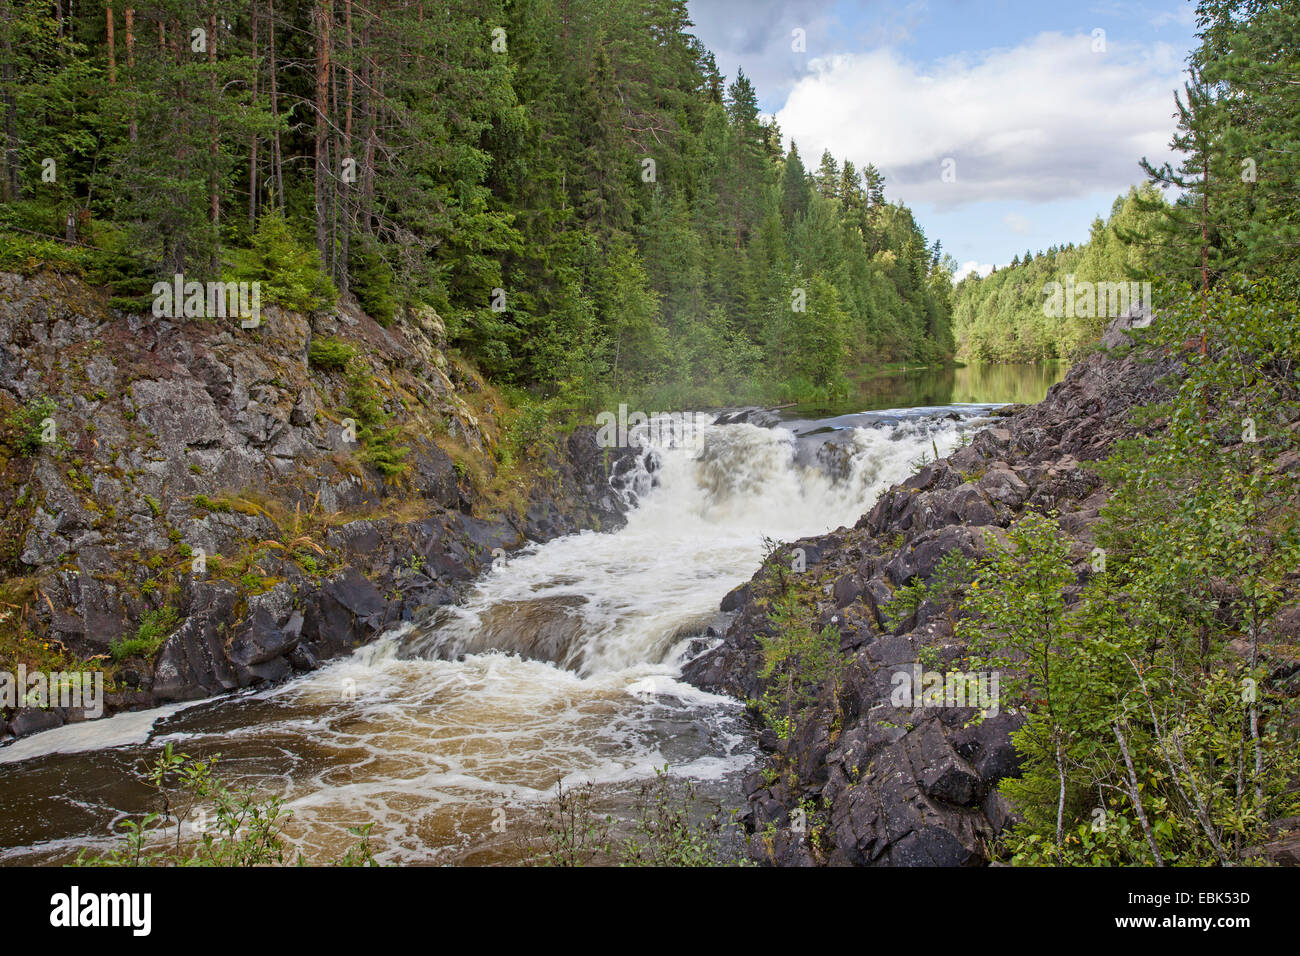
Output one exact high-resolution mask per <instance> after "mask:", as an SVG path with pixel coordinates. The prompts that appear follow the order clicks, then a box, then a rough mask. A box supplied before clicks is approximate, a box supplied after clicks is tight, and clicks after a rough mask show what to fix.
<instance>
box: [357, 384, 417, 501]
mask: <svg viewBox="0 0 1300 956" xmlns="http://www.w3.org/2000/svg"><path fill="white" fill-rule="evenodd" d="M347 399H348V406H347V407H346V408H344V409H343V412H344V413H345V414H347V415H348V416H350V417H351V418H353V419H355V420H356V424H357V441H359V442H360V443H361V446H362V456H361V457H362V459H363V460H364V461H367V462H369V463H370V464H371V465H374V466H375V468H377V469H378V470H379V473H380V474H382V475H383V476H384V477H385V478H394V477H396V476H397V475H400V474H402V473H403V472H404V471H406V468H407V465H406V461H405V459H406V456H407V455H408V454H410V451H411V449H410V448H409V447H408V446H406V445H399V444H397V436H398V434H399V432H400V431H401V429H399V428H389V427H387V426H388V421H389V418H390V417H391V416H390V415H389V414H388V412H386V411H385V410H384V404H383V399H382V397H381V396H380V394H379V390H378V389H377V388H376V387H375V384H374V371H373V370H372V369H371V368H370V366H369V365H367V364H366V363H365V362H363V361H362V360H360V359H356V360H354V361H353V362H351V363H350V364H349V366H348V391H347Z"/></svg>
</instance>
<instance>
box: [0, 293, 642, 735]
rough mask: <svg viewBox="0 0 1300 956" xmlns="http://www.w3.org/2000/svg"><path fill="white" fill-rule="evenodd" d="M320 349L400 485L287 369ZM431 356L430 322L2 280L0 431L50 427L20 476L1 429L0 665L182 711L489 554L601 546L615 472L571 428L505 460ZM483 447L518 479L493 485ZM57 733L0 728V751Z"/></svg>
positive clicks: (312, 387) (283, 668)
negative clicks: (246, 323) (363, 406)
mask: <svg viewBox="0 0 1300 956" xmlns="http://www.w3.org/2000/svg"><path fill="white" fill-rule="evenodd" d="M321 339H328V340H330V341H331V342H332V343H335V344H342V345H343V346H344V347H345V348H346V349H347V350H349V354H353V353H354V354H356V355H360V356H362V357H363V360H364V362H365V363H366V367H367V369H368V374H367V381H368V384H369V385H370V386H371V387H372V388H373V392H372V393H371V395H372V397H373V399H374V401H376V402H378V403H379V404H381V405H382V407H383V414H384V416H386V417H387V418H388V420H387V422H386V423H385V427H393V428H396V429H398V432H397V435H398V439H397V440H398V441H400V442H401V444H402V445H403V446H405V447H406V448H408V449H409V451H408V452H407V453H406V456H405V464H406V468H405V470H404V471H403V472H402V473H401V474H400V475H396V476H389V477H385V475H383V474H381V473H380V472H379V471H378V470H376V468H375V467H373V466H372V465H371V464H369V463H368V460H367V458H366V456H365V454H364V449H363V448H361V447H360V446H359V445H358V443H356V442H351V443H349V441H348V440H347V436H346V435H345V433H344V432H345V427H346V422H345V420H344V415H345V414H347V413H346V412H344V411H342V410H343V409H346V408H348V407H349V406H350V405H352V404H355V401H354V399H355V398H356V396H355V394H350V393H349V388H350V387H352V388H355V384H354V383H352V382H350V380H349V378H348V376H347V374H346V372H345V371H344V369H343V368H341V367H334V368H329V367H325V368H322V367H320V363H318V364H316V365H314V364H313V363H312V362H311V361H310V360H309V353H310V350H311V346H312V343H313V341H318V340H321ZM444 346H445V343H444V340H443V326H442V322H441V320H440V319H439V318H438V316H437V315H436V314H434V313H432V312H431V311H425V312H422V313H417V314H413V315H410V316H408V317H407V320H406V321H404V322H402V323H400V324H399V325H397V326H395V327H393V328H382V327H380V326H379V325H378V324H376V323H375V322H374V321H373V320H371V319H370V318H369V317H368V316H366V315H365V314H364V313H363V312H361V311H360V310H359V309H357V308H356V307H355V304H353V305H352V306H350V307H349V306H341V307H340V308H338V309H336V310H334V311H332V312H328V313H318V314H315V315H311V316H304V315H299V314H296V313H293V312H289V311H285V310H282V309H279V308H276V307H274V306H271V307H268V308H265V309H264V310H263V313H262V321H261V324H260V325H259V326H258V327H257V328H254V329H244V328H242V327H240V325H239V323H238V322H237V321H233V322H226V321H224V320H221V321H202V320H190V321H170V320H168V319H163V318H155V317H153V316H151V315H137V314H127V313H123V312H119V311H115V310H113V309H110V308H109V307H108V306H107V301H106V294H105V293H104V292H103V291H102V290H96V289H93V288H90V287H87V286H85V285H84V284H82V283H81V282H80V281H79V280H77V279H75V278H72V277H68V276H54V275H48V274H47V275H39V276H35V277H23V276H19V275H14V274H8V273H0V422H4V421H6V420H10V419H12V417H13V416H14V415H15V414H19V413H21V410H22V409H24V408H26V409H32V408H39V409H41V412H40V414H41V415H44V416H46V420H47V423H49V424H51V425H52V427H51V428H49V429H48V431H47V433H46V434H44V435H43V436H42V441H41V443H40V445H39V447H37V448H36V449H35V450H34V452H33V451H32V450H31V449H28V450H27V453H23V452H20V451H19V449H18V448H17V447H16V446H17V440H16V439H15V436H14V429H15V427H16V426H11V427H9V428H7V429H6V430H5V433H4V438H3V440H4V441H5V444H0V465H2V466H3V467H2V471H0V512H3V517H2V518H0V640H2V641H3V646H4V647H5V648H6V649H7V650H8V651H9V653H8V654H6V657H10V656H13V657H22V656H25V657H27V658H28V660H27V665H28V668H29V670H30V669H32V668H33V666H35V667H40V666H41V665H42V661H44V662H45V666H46V667H48V668H49V669H54V668H55V666H56V665H58V664H60V663H64V664H66V663H67V662H68V661H75V662H77V664H78V665H79V666H78V669H85V668H87V667H95V668H102V669H104V670H105V671H106V672H107V679H106V684H107V689H108V693H107V694H106V707H105V713H106V714H111V713H113V712H115V711H118V710H122V709H135V708H142V707H150V706H157V705H159V704H163V703H167V702H170V701H180V700H193V699H198V698H201V697H206V696H210V695H213V694H219V693H222V692H225V691H230V690H234V689H237V688H243V687H248V686H250V685H253V684H257V683H259V682H265V681H275V680H279V679H281V678H284V677H286V676H288V675H290V674H292V673H294V672H297V671H304V670H310V669H312V668H314V667H316V666H318V665H319V663H320V662H321V661H323V660H326V659H328V658H330V657H333V656H336V655H338V654H342V653H346V652H348V651H350V650H351V649H352V648H354V647H356V646H357V645H358V644H360V643H362V642H364V641H366V640H369V639H370V638H372V637H373V636H375V635H376V634H378V633H379V632H380V631H382V630H383V629H385V628H387V627H389V626H391V625H393V624H394V623H396V622H398V621H402V620H409V619H412V618H414V617H417V616H419V615H422V614H425V613H427V612H428V611H429V610H431V609H432V608H435V607H437V606H438V605H439V604H443V603H447V602H449V601H451V600H453V598H454V596H455V593H456V590H457V588H458V587H459V586H460V585H462V584H463V583H464V582H467V581H469V580H471V579H472V578H473V577H474V576H476V575H477V574H478V573H479V572H480V571H481V570H482V569H483V568H484V567H485V566H487V565H488V564H490V562H491V560H492V557H493V555H494V553H495V552H497V550H498V549H502V550H505V551H509V550H510V549H513V548H517V547H519V546H522V545H524V544H525V543H527V542H528V541H543V540H546V539H549V538H552V537H555V536H558V535H561V534H566V533H570V532H573V531H577V530H581V529H586V528H592V529H610V528H614V527H617V526H618V525H619V524H621V522H622V521H623V511H624V510H625V506H624V504H623V501H622V499H621V498H620V496H619V495H618V494H617V493H615V492H614V491H613V490H612V489H611V486H610V482H609V480H608V479H609V475H610V472H611V469H613V468H614V467H619V466H621V467H624V468H626V463H622V462H620V461H618V460H617V459H616V457H615V458H613V459H611V455H610V454H609V453H607V452H604V451H602V450H601V449H600V448H598V447H597V445H596V441H595V433H594V431H593V430H592V429H589V428H579V429H577V430H576V431H574V432H573V433H572V434H570V435H569V436H567V438H565V439H562V440H560V441H557V442H556V443H555V444H554V445H553V446H551V447H547V448H545V449H529V448H526V447H520V445H521V442H520V441H519V440H518V439H517V438H516V439H513V441H512V440H511V439H510V438H509V436H508V435H507V425H506V423H505V421H506V410H505V408H504V404H503V403H502V402H500V400H499V398H497V396H496V395H495V393H494V392H493V391H492V389H491V388H490V387H489V386H487V385H486V383H484V382H483V380H482V379H481V378H479V377H478V375H477V374H476V373H475V372H474V370H473V369H472V368H470V367H468V366H467V365H465V364H464V363H461V362H459V361H457V360H456V359H455V358H454V356H451V355H449V354H448V353H446V352H445V351H444ZM507 444H509V445H510V446H511V447H512V449H513V452H512V454H513V455H514V456H516V457H517V458H524V457H526V458H527V459H528V467H527V468H519V467H516V468H515V469H514V471H513V472H512V473H511V474H509V475H506V474H505V472H504V468H503V467H501V465H500V462H501V461H502V460H505V458H504V456H503V455H502V454H501V449H502V447H503V446H505V445H507ZM516 464H517V463H516ZM200 556H201V557H202V561H200V562H199V563H198V564H197V565H196V563H195V559H196V558H198V557H200ZM132 641H134V643H133V644H132V643H131V642H132ZM124 642H126V643H125V644H124ZM17 663H19V661H17V660H14V661H11V660H4V661H0V670H8V671H14V670H16V665H17ZM80 719H85V717H84V714H83V712H82V710H80V709H78V708H67V709H61V708H59V707H48V708H40V707H26V708H23V707H19V708H16V709H8V710H4V709H0V740H3V739H5V738H6V737H13V736H22V735H25V734H29V733H33V732H36V731H39V730H45V729H48V728H50V727H54V726H58V725H60V724H62V723H64V722H67V721H74V720H80Z"/></svg>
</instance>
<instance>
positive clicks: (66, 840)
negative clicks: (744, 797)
mask: <svg viewBox="0 0 1300 956" xmlns="http://www.w3.org/2000/svg"><path fill="white" fill-rule="evenodd" d="M986 409H987V406H971V407H967V408H959V409H957V410H956V411H954V409H953V408H951V407H950V408H946V409H942V410H939V409H928V410H912V411H907V412H891V413H875V414H873V415H860V416H846V417H845V418H842V419H832V420H829V421H825V422H803V423H789V424H788V426H785V427H776V428H759V427H756V426H754V425H749V424H735V425H712V424H709V425H706V426H705V427H703V428H702V429H701V430H700V432H699V433H698V436H696V437H697V438H698V441H697V442H693V443H692V442H687V443H684V444H682V443H677V444H675V445H674V444H673V443H662V442H661V443H660V444H659V445H656V446H652V447H650V448H649V449H647V451H646V452H645V453H643V454H642V455H640V456H638V461H639V465H638V468H637V470H636V471H635V472H634V473H633V474H631V475H628V476H625V478H627V479H629V481H628V482H627V483H628V488H629V495H630V500H634V501H635V502H636V504H635V506H634V507H633V509H632V510H631V512H630V514H629V515H628V521H627V524H626V526H625V527H624V528H622V529H621V530H619V531H616V532H613V533H609V534H597V533H590V532H589V533H582V534H576V535H570V536H567V537H564V538H559V539H557V540H554V541H551V542H549V543H547V544H544V545H539V546H536V547H532V548H530V549H528V550H526V551H525V552H523V553H520V554H517V555H514V556H513V557H510V558H509V559H507V560H504V561H501V562H498V564H497V566H495V567H494V568H493V569H492V570H491V571H490V572H488V573H487V574H485V575H484V576H483V577H482V578H481V579H480V580H479V581H478V582H477V584H476V585H475V586H474V587H473V588H472V590H471V591H470V592H469V593H468V594H467V595H466V596H465V598H464V600H463V601H462V602H461V603H460V604H459V605H457V606H454V607H448V608H443V609H440V610H439V611H438V612H437V613H436V614H435V615H434V616H432V617H431V618H430V619H429V620H428V621H426V622H424V623H423V624H421V625H419V626H416V627H413V626H411V625H404V626H403V627H402V628H400V629H397V630H394V631H392V632H389V633H388V634H385V635H384V636H382V637H381V638H380V639H378V640H377V641H375V642H374V643H372V644H371V645H368V646H367V647H364V648H361V649H360V650H358V651H357V652H356V653H355V654H354V655H352V656H351V657H349V658H347V659H344V660H340V661H337V662H334V663H332V664H330V665H328V666H326V667H324V668H323V669H321V670H319V671H316V672H314V673H312V674H309V675H306V676H303V677H301V678H298V679H296V680H293V681H291V682H289V683H287V684H283V685H280V686H278V687H274V688H271V689H269V690H265V691H262V692H258V693H253V694H247V695H243V696H241V697H237V698H232V699H226V700H222V701H216V702H207V703H204V704H200V705H197V706H194V707H191V708H188V709H185V710H181V711H180V712H178V713H172V714H170V716H166V717H165V718H163V719H159V720H157V722H156V723H154V724H153V726H152V728H150V727H149V725H148V724H146V723H144V722H143V721H142V719H141V715H136V714H131V715H123V716H122V717H118V718H113V719H111V720H108V721H102V722H99V725H98V726H96V725H73V726H70V727H67V728H62V729H60V730H55V731H51V732H49V733H46V734H42V735H39V736H38V737H34V738H31V739H29V740H24V741H19V742H18V743H17V744H15V745H14V746H11V747H9V748H6V749H4V750H0V774H12V772H13V771H15V770H21V772H22V781H23V785H22V786H21V787H20V788H14V787H9V786H6V787H4V788H0V845H2V846H7V847H9V849H7V850H4V851H0V859H6V860H11V861H29V862H39V861H56V860H64V859H67V858H68V857H69V856H70V855H72V853H73V852H74V849H73V848H75V847H79V846H85V845H87V844H88V843H99V842H102V841H105V840H107V839H108V837H107V836H106V835H107V834H108V833H109V832H110V828H111V824H112V823H113V822H114V821H115V820H116V819H119V818H120V817H121V816H122V814H123V812H125V811H130V812H135V811H138V810H139V809H141V808H142V794H141V792H140V791H139V788H138V787H134V786H133V785H132V784H130V783H128V781H129V779H130V777H131V774H132V770H133V769H134V768H135V767H137V766H138V765H139V763H140V761H141V760H142V758H145V757H147V756H148V755H149V754H151V753H152V752H154V751H155V750H156V749H157V748H158V747H160V746H161V744H162V743H163V742H165V741H167V740H175V741H177V742H178V747H179V748H180V749H182V750H185V751H187V752H190V753H194V754H200V753H204V754H206V753H211V752H213V751H220V752H222V754H223V764H224V768H223V773H224V774H225V775H226V776H227V777H230V778H233V779H234V780H236V781H238V782H241V783H245V784H255V785H257V786H259V787H260V788H262V789H264V790H268V791H274V792H278V793H280V794H282V795H283V796H284V797H285V799H286V805H287V807H288V809H291V810H292V811H293V813H294V822H293V825H292V827H291V828H290V831H289V834H290V836H291V837H292V839H293V840H294V842H296V843H297V844H298V845H299V846H300V847H301V848H302V849H303V851H304V852H305V853H306V854H307V856H308V858H309V859H311V860H317V861H319V860H326V859H329V858H330V857H331V856H333V855H335V854H337V853H338V852H339V851H340V850H341V849H342V848H343V847H344V846H346V845H347V844H348V843H350V842H351V841H352V837H350V836H349V835H348V834H347V828H348V827H349V826H355V825H357V824H360V823H363V822H368V821H374V822H375V830H374V837H375V843H376V846H378V847H380V848H382V849H381V853H380V859H381V861H383V862H493V861H500V860H508V859H512V858H516V857H517V855H518V848H517V847H515V846H512V844H511V842H510V838H509V832H510V829H509V821H510V820H511V819H516V818H518V816H519V815H527V814H528V813H530V812H535V810H536V808H537V806H538V804H539V802H540V801H543V800H545V799H548V798H549V797H550V796H551V795H552V794H553V792H554V786H555V784H556V782H557V781H561V780H562V781H564V782H565V783H566V785H568V784H572V783H574V782H575V781H580V780H593V781H595V782H597V783H598V784H601V785H606V786H608V788H609V789H610V790H611V791H615V792H616V791H617V790H618V788H619V787H620V786H623V785H626V784H628V783H630V782H634V781H638V780H642V779H645V778H647V777H652V776H653V775H654V769H655V768H656V767H660V768H662V767H663V766H664V765H665V764H667V765H669V766H670V767H671V769H672V771H673V772H674V773H675V774H679V775H685V776H690V777H692V778H694V779H696V780H697V781H702V782H703V785H705V786H706V787H707V786H713V787H715V788H716V791H717V792H718V793H721V794H723V795H724V796H734V793H733V791H734V785H735V781H736V779H737V777H738V775H739V774H740V772H741V771H743V770H744V769H745V768H746V767H747V766H748V765H749V764H750V762H751V761H752V759H753V756H754V749H753V743H752V734H751V732H750V730H749V728H748V725H747V723H746V722H745V720H744V719H743V715H742V714H741V711H740V706H739V704H738V703H737V702H735V701H731V700H728V699H725V698H720V697H716V696H714V695H710V694H705V693H702V692H701V691H699V690H697V689H695V688H693V687H691V686H689V685H687V684H684V683H681V682H680V681H678V680H677V679H676V678H677V675H678V674H679V673H680V668H681V665H682V664H683V663H684V661H685V660H686V659H688V657H689V656H690V655H691V654H692V653H697V652H698V651H699V650H700V647H701V644H702V641H701V635H703V634H704V633H705V631H706V629H707V628H708V626H709V625H710V624H711V623H719V624H720V623H723V622H722V620H721V619H720V615H719V612H718V603H719V601H720V599H721V598H722V597H723V596H724V595H725V594H726V593H727V592H728V591H729V590H730V589H732V588H733V587H735V586H736V585H738V584H741V583H743V582H744V581H746V580H748V579H749V578H750V577H751V576H752V575H753V573H754V571H755V569H756V568H757V567H758V564H759V562H760V561H761V559H762V554H763V546H764V537H765V536H766V537H770V538H774V539H778V540H791V539H794V538H799V537H804V536H806V535H810V534H817V533H820V532H825V531H829V530H832V529H834V528H836V527H839V526H842V525H846V524H852V523H853V522H855V521H856V520H857V519H858V517H859V516H860V515H862V514H863V513H864V512H865V511H866V510H868V509H869V507H870V506H871V504H872V503H873V502H874V500H875V499H876V497H877V496H878V495H879V493H880V492H881V491H882V490H883V489H884V488H886V487H888V486H889V485H890V484H892V483H894V482H896V481H899V480H901V479H902V478H903V477H905V476H906V475H907V474H908V473H909V472H910V471H911V470H912V468H913V467H914V465H915V463H916V461H917V459H918V458H920V457H922V456H923V455H925V456H933V455H934V454H935V453H937V454H939V455H944V454H946V453H948V452H949V451H951V450H952V449H953V447H955V445H956V444H957V442H958V440H959V435H960V434H961V432H962V431H963V430H964V429H968V428H970V427H971V425H972V424H973V422H974V420H975V416H976V415H978V414H980V413H982V412H984V411H985V410H986ZM119 722H125V723H119ZM131 722H134V723H131ZM127 724H129V725H130V726H129V729H128V730H127V731H126V734H125V738H126V739H123V732H122V730H123V727H125V726H126V725H127ZM150 735H151V736H150ZM146 736H149V739H148V741H147V745H146V743H145V737H146ZM122 744H127V745H126V746H122ZM104 747H115V748H116V749H102V748H104ZM18 760H24V761H25V762H24V763H23V764H22V765H21V767H13V766H9V767H3V766H2V765H3V764H5V763H9V764H13V762H15V761H18ZM91 778H95V779H96V780H97V781H98V784H97V787H98V789H97V788H96V786H90V785H89V781H90V780H91ZM41 793H45V794H48V793H54V794H66V796H63V797H60V798H59V799H63V800H66V801H67V803H68V804H69V806H67V807H63V808H62V810H61V811H60V812H55V811H53V810H51V812H49V813H47V814H45V815H44V817H43V820H44V824H43V825H39V824H38V825H33V824H32V823H31V822H30V814H26V813H23V812H19V810H18V807H19V804H18V803H17V802H16V801H21V800H24V799H26V800H30V799H33V795H34V794H41ZM47 802H48V800H47ZM5 828H7V830H6V829H5ZM503 829H504V831H505V832H504V833H503V832H501V831H502V830H503Z"/></svg>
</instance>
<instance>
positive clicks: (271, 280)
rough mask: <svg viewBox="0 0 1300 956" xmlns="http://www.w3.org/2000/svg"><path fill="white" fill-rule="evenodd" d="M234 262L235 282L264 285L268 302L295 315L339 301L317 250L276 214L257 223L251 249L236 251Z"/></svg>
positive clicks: (233, 257) (232, 270)
mask: <svg viewBox="0 0 1300 956" xmlns="http://www.w3.org/2000/svg"><path fill="white" fill-rule="evenodd" d="M232 262H233V265H232V268H231V277H232V278H233V279H235V280H237V281H241V280H242V281H249V282H260V283H261V284H262V298H263V299H264V300H265V301H266V302H274V303H277V304H279V305H282V306H284V307H285V308H286V309H291V310H292V311H294V312H304V313H305V312H315V311H316V310H317V309H323V308H327V307H328V306H331V305H333V304H334V302H335V300H336V299H337V298H338V291H337V290H336V289H335V288H334V283H333V282H331V281H330V278H329V276H327V275H326V274H325V273H324V272H323V271H322V270H321V266H320V259H319V258H318V257H317V255H316V250H315V249H313V248H312V247H310V246H307V245H305V244H303V243H300V242H298V240H297V239H295V238H294V236H293V234H292V232H291V231H290V229H289V224H288V223H287V222H286V221H285V220H284V219H283V218H282V217H281V216H279V215H276V214H274V213H271V214H268V215H265V216H263V217H262V218H261V219H259V220H258V221H257V229H256V230H254V232H253V238H252V246H251V248H248V249H240V250H236V251H235V253H234V254H233V256H232Z"/></svg>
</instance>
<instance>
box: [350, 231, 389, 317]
mask: <svg viewBox="0 0 1300 956" xmlns="http://www.w3.org/2000/svg"><path fill="white" fill-rule="evenodd" d="M349 258H350V260H351V262H350V266H351V270H352V293H353V295H355V296H356V297H357V301H358V302H359V303H361V308H363V309H364V310H365V311H366V314H367V315H369V316H370V317H371V318H372V319H374V320H375V321H376V322H378V323H379V324H380V325H382V326H384V327H385V328H387V327H388V326H390V325H392V324H393V320H394V319H395V318H396V317H397V299H396V298H395V297H394V296H393V270H392V269H390V268H388V263H386V262H385V261H384V259H383V257H382V256H381V255H380V254H379V251H378V250H377V249H376V248H375V246H374V243H373V242H370V241H366V240H365V239H364V238H363V237H357V239H355V240H354V241H353V245H352V249H351V254H350V256H349Z"/></svg>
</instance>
